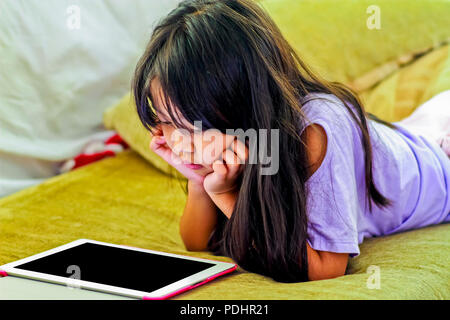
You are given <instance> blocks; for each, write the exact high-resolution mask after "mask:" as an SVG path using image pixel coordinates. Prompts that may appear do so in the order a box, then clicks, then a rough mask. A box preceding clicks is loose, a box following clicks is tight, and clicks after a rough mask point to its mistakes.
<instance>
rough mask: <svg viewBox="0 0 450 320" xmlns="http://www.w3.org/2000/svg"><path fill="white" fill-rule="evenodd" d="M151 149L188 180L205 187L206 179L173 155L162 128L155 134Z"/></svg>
mask: <svg viewBox="0 0 450 320" xmlns="http://www.w3.org/2000/svg"><path fill="white" fill-rule="evenodd" d="M150 149H152V150H153V151H154V152H155V153H156V154H157V155H159V156H160V157H161V158H163V159H164V160H165V161H166V162H167V163H168V164H170V165H171V166H172V167H174V168H175V169H176V170H177V171H178V172H180V173H181V174H182V175H183V176H184V177H186V178H187V179H188V180H191V181H193V182H194V183H196V184H198V185H200V186H202V185H203V180H204V179H205V177H203V176H201V175H199V174H197V173H196V172H195V170H193V169H189V168H187V167H186V166H185V165H183V163H182V160H181V159H180V157H178V156H177V155H176V154H175V153H173V152H172V149H170V147H169V146H168V145H167V143H166V139H165V138H164V136H163V133H162V130H161V129H160V128H158V129H157V130H156V131H155V132H154V134H153V138H152V140H151V142H150Z"/></svg>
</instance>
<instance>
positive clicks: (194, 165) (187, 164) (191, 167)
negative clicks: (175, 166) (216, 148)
mask: <svg viewBox="0 0 450 320" xmlns="http://www.w3.org/2000/svg"><path fill="white" fill-rule="evenodd" d="M184 165H185V166H186V167H188V168H189V169H194V170H198V169H201V168H203V166H202V165H201V164H195V163H184Z"/></svg>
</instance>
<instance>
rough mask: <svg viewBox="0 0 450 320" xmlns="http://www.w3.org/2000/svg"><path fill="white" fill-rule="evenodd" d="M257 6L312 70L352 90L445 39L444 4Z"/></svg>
mask: <svg viewBox="0 0 450 320" xmlns="http://www.w3.org/2000/svg"><path fill="white" fill-rule="evenodd" d="M260 3H261V5H262V6H263V7H264V8H265V9H266V10H267V11H268V12H269V14H270V16H271V17H272V18H273V19H274V21H275V23H276V24H277V25H278V27H279V28H280V30H281V32H282V33H283V35H284V37H285V38H286V39H287V40H288V42H289V43H290V44H291V45H292V46H293V47H294V49H295V50H296V52H297V53H298V54H299V55H300V58H302V59H303V61H304V62H306V63H307V64H308V65H310V66H311V67H312V69H313V71H317V72H318V73H319V74H320V75H321V76H323V77H324V78H325V79H327V80H332V81H339V82H343V83H345V84H347V85H350V86H352V87H353V88H354V89H355V90H357V91H362V90H365V89H367V88H369V87H371V86H372V85H374V84H375V83H377V82H379V81H380V80H382V79H384V78H385V77H386V76H387V75H388V74H390V73H392V72H393V71H394V70H396V69H398V68H399V67H400V66H401V65H402V64H404V63H406V62H408V61H411V59H412V58H413V56H414V54H415V53H418V52H424V51H425V50H428V49H430V48H432V47H437V46H439V45H440V44H442V43H445V42H446V41H449V40H450V28H449V23H448V17H449V16H450V5H449V3H448V1H446V0H436V1H432V2H431V3H430V1H428V0H417V1H411V0H396V1H392V0H375V1H374V0H358V1H342V0H263V1H261V2H260ZM376 22H379V25H377V24H376ZM374 70H375V71H376V72H374Z"/></svg>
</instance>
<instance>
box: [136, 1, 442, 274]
mask: <svg viewBox="0 0 450 320" xmlns="http://www.w3.org/2000/svg"><path fill="white" fill-rule="evenodd" d="M133 88H134V97H135V102H136V105H137V111H138V113H139V116H140V119H141V121H142V123H143V124H144V125H145V126H146V127H147V128H148V129H149V130H150V131H151V132H152V134H153V138H152V142H151V145H150V147H151V148H152V150H154V151H155V152H156V153H157V154H159V155H160V156H161V157H162V158H163V159H165V160H166V161H167V162H169V163H170V164H171V165H172V166H173V167H175V168H176V169H177V170H178V171H179V172H181V173H182V174H183V175H184V176H185V177H186V178H187V179H188V186H187V187H188V198H187V202H186V207H185V210H184V213H183V216H182V218H181V221H180V234H181V237H182V239H183V241H184V243H185V245H186V248H187V249H188V250H209V251H212V252H213V253H214V254H216V255H224V256H228V257H231V258H232V259H233V260H234V261H235V262H236V263H238V264H239V265H240V266H241V267H242V268H244V269H246V270H248V271H251V272H256V273H260V274H262V275H266V276H269V277H272V278H273V279H274V280H276V281H281V282H298V281H307V280H317V279H327V278H334V277H337V276H341V275H344V274H345V271H346V267H347V263H348V259H349V256H350V257H353V256H356V255H358V254H359V253H360V251H359V247H358V245H359V244H360V243H361V242H362V241H363V239H364V238H366V237H373V236H382V235H387V234H392V233H395V232H400V231H405V230H410V229H414V228H420V227H424V226H428V225H432V224H438V223H442V222H444V221H449V220H450V218H449V212H450V161H449V159H448V157H447V155H446V154H445V152H444V151H443V150H442V149H441V148H440V147H439V144H438V143H436V141H433V140H432V139H431V138H426V137H425V135H420V134H419V133H418V132H416V133H412V131H411V130H410V129H408V128H407V125H406V124H403V123H402V122H397V123H394V124H391V123H388V122H385V121H382V120H380V119H378V118H376V117H375V116H373V115H372V114H369V113H366V112H365V111H364V109H363V106H362V105H361V103H360V100H359V99H358V97H357V95H356V94H355V93H353V91H351V90H350V89H348V88H347V87H345V86H344V85H342V84H339V83H336V82H328V81H325V80H323V79H321V78H319V77H317V76H316V75H314V74H313V73H312V72H311V71H310V70H309V69H308V68H307V66H306V65H305V64H304V63H303V62H302V61H301V60H300V58H299V57H298V56H297V55H296V53H295V52H294V50H293V49H292V47H291V46H290V45H289V44H288V43H287V42H286V40H285V39H284V38H283V37H282V35H281V33H280V30H279V29H278V28H277V26H276V25H275V24H274V22H273V21H272V20H271V18H270V17H269V16H268V14H267V13H266V12H264V10H262V9H261V8H260V6H259V5H258V4H256V3H254V2H253V1H251V0H220V1H219V0H191V1H182V2H181V3H180V4H179V5H178V7H177V8H176V9H174V10H173V11H172V12H170V14H169V15H168V16H167V17H166V18H164V19H163V20H162V21H161V22H160V23H159V24H158V25H157V26H156V28H155V30H154V32H153V34H152V37H151V39H150V42H149V44H148V46H147V49H146V51H145V53H144V55H143V56H142V57H141V59H140V61H139V63H138V65H137V68H136V72H135V78H134V81H133ZM448 109H450V108H447V110H448ZM441 110H444V108H443V107H441ZM440 116H441V118H442V116H444V115H440ZM446 117H447V118H446V119H447V122H446V123H441V128H444V129H445V130H447V133H449V132H450V130H449V119H450V114H449V113H448V112H447V115H446ZM195 121H201V125H202V130H203V131H199V130H196V128H197V127H196V126H194V125H195V123H194V122H195ZM181 129H183V130H184V131H183V133H182V134H183V135H185V136H189V137H190V139H189V140H186V139H182V141H181V142H180V141H179V136H178V135H176V134H175V132H177V131H178V130H181ZM227 129H235V130H237V129H242V130H243V131H244V132H247V130H249V129H255V130H256V131H260V130H262V129H267V132H268V135H269V138H267V140H266V141H271V140H270V137H271V135H272V134H273V131H272V129H278V135H277V137H278V138H277V139H278V140H277V144H276V146H271V148H270V149H271V150H272V151H274V148H275V149H276V152H273V153H274V154H272V156H275V158H274V159H275V160H276V159H279V167H278V170H277V172H276V173H275V174H261V172H262V169H263V167H265V164H263V163H262V162H261V161H257V162H256V163H250V161H248V160H249V155H251V154H252V152H253V151H254V149H252V148H250V144H248V143H247V141H246V140H245V139H244V140H242V139H238V138H237V137H236V135H230V134H227V131H226V130H227ZM211 130H216V131H215V132H216V133H219V134H216V135H215V140H214V141H215V142H220V143H217V144H216V143H214V144H212V142H211V141H212V140H213V139H210V136H209V137H205V135H206V132H208V134H209V135H210V132H211ZM186 141H187V142H186ZM439 141H440V144H442V145H443V140H442V139H441V140H439ZM211 146H212V148H210V151H211V150H213V152H210V153H208V152H205V148H207V147H211ZM208 155H209V156H208ZM199 162H200V163H199Z"/></svg>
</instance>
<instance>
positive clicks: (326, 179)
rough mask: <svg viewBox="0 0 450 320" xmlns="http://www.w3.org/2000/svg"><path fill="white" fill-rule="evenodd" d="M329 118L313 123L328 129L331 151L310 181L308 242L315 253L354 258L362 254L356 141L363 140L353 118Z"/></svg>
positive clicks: (308, 193) (307, 186) (313, 121)
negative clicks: (331, 253) (358, 225)
mask: <svg viewBox="0 0 450 320" xmlns="http://www.w3.org/2000/svg"><path fill="white" fill-rule="evenodd" d="M322 110H323V109H322ZM332 112H334V111H332ZM328 116H329V117H330V119H329V120H328V119H324V117H316V119H312V120H311V123H316V124H319V125H321V126H322V127H323V128H324V130H325V132H326V134H327V150H326V154H325V157H324V159H323V161H322V163H321V165H320V167H319V168H318V169H317V170H316V171H315V172H314V173H313V175H312V176H311V177H310V178H309V179H308V180H307V182H306V188H307V189H306V190H307V219H308V227H307V230H308V237H307V241H308V244H309V245H310V246H311V248H313V249H315V250H319V251H328V252H337V253H349V254H350V256H351V257H354V256H357V255H359V253H360V251H359V243H358V228H357V222H358V213H359V210H361V209H360V205H359V196H358V187H359V186H358V182H357V170H358V168H356V167H355V160H354V159H355V155H356V154H355V150H354V149H355V146H356V145H357V143H355V139H359V138H358V133H357V132H356V131H355V130H354V129H353V128H352V124H351V123H349V121H352V120H351V119H347V118H346V117H342V116H339V115H337V116H336V115H333V116H331V115H330V114H328ZM355 135H356V137H355ZM358 143H360V142H358ZM362 159H364V158H362ZM363 190H365V189H363Z"/></svg>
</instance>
